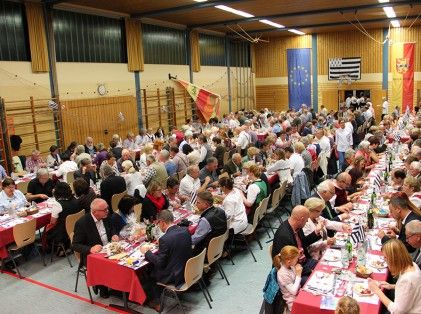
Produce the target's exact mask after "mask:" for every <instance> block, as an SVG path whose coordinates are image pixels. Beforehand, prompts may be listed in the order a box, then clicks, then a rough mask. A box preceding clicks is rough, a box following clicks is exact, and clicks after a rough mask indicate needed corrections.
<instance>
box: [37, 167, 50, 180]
mask: <svg viewBox="0 0 421 314" xmlns="http://www.w3.org/2000/svg"><path fill="white" fill-rule="evenodd" d="M44 175H48V169H47V168H39V169H38V170H37V178H39V177H40V176H44Z"/></svg>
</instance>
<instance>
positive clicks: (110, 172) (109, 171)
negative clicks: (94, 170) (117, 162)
mask: <svg viewBox="0 0 421 314" xmlns="http://www.w3.org/2000/svg"><path fill="white" fill-rule="evenodd" d="M102 173H103V175H104V178H107V177H109V176H111V175H113V174H114V169H113V168H112V167H111V166H110V165H108V164H105V165H104V166H103V168H102Z"/></svg>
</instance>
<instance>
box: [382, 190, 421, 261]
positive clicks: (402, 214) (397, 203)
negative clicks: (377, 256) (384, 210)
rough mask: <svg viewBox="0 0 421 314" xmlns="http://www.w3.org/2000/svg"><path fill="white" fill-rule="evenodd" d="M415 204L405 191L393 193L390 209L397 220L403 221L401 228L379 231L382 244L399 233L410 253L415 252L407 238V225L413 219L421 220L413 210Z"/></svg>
mask: <svg viewBox="0 0 421 314" xmlns="http://www.w3.org/2000/svg"><path fill="white" fill-rule="evenodd" d="M413 207H414V205H413V204H412V203H411V201H410V200H409V198H408V196H407V195H406V194H405V193H404V192H396V193H394V194H392V197H391V198H390V202H389V211H390V214H391V215H392V217H393V218H395V219H396V220H397V221H401V222H402V227H401V229H400V230H397V229H396V228H391V229H389V230H388V231H387V232H385V231H383V230H381V231H380V232H379V238H380V239H381V240H382V244H384V243H386V242H387V241H388V240H389V239H391V238H396V235H397V234H398V235H399V240H401V241H402V242H403V244H405V246H406V248H407V250H408V252H409V253H413V252H415V248H414V247H412V246H411V245H410V244H409V243H408V242H407V239H406V233H405V231H406V230H405V229H406V225H407V224H408V223H409V222H411V221H413V220H418V221H421V217H420V216H418V215H417V214H416V213H414V212H413V210H412V208H413Z"/></svg>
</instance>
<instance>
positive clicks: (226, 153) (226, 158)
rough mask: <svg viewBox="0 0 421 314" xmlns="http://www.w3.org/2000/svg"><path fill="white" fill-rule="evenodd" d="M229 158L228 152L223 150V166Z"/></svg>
mask: <svg viewBox="0 0 421 314" xmlns="http://www.w3.org/2000/svg"><path fill="white" fill-rule="evenodd" d="M229 160H230V152H225V153H224V158H223V160H222V162H223V166H225V165H226V164H227V163H228V162H229Z"/></svg>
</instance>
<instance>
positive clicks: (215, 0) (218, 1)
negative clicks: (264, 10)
mask: <svg viewBox="0 0 421 314" xmlns="http://www.w3.org/2000/svg"><path fill="white" fill-rule="evenodd" d="M160 1H162V0H160ZM241 1H244V0H212V1H206V2H196V3H192V4H188V5H182V6H179V7H173V8H167V9H160V10H154V11H149V12H143V13H134V14H132V15H131V18H134V19H138V18H142V17H151V16H157V15H163V14H170V13H180V12H185V11H191V10H197V9H204V8H209V7H214V6H216V5H222V4H230V3H235V2H241Z"/></svg>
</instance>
